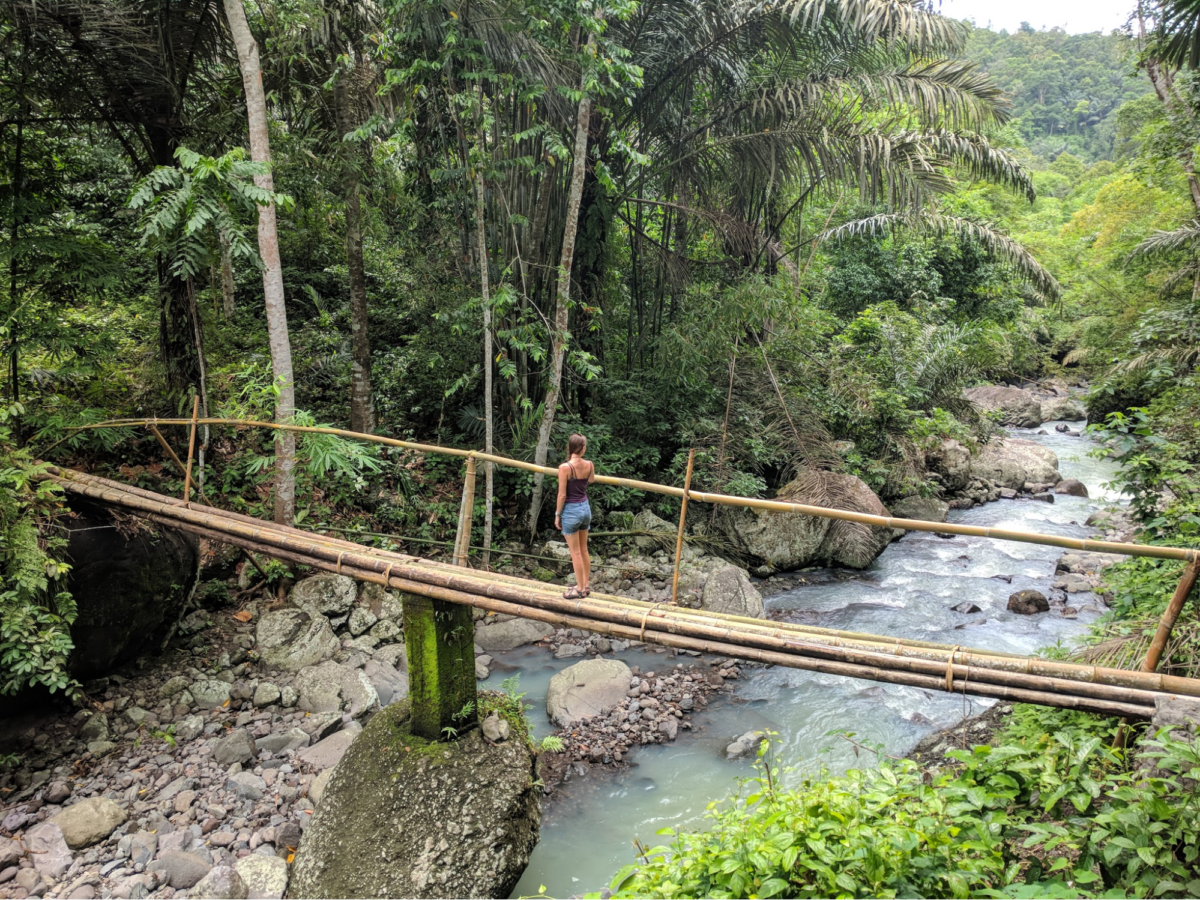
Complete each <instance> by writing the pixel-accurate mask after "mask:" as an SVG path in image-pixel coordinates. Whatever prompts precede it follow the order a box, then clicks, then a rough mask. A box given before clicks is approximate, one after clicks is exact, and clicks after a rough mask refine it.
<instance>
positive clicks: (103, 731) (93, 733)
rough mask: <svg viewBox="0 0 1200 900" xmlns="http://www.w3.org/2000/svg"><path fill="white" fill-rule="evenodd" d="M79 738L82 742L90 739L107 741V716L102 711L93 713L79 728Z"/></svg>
mask: <svg viewBox="0 0 1200 900" xmlns="http://www.w3.org/2000/svg"><path fill="white" fill-rule="evenodd" d="M79 739H80V740H81V741H83V742H84V743H88V742H90V741H107V740H108V716H106V715H105V714H104V713H95V714H94V715H93V716H92V717H91V718H89V719H88V720H87V721H86V722H84V723H83V727H82V728H80V729H79Z"/></svg>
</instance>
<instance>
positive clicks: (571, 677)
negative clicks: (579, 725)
mask: <svg viewBox="0 0 1200 900" xmlns="http://www.w3.org/2000/svg"><path fill="white" fill-rule="evenodd" d="M632 676H633V673H632V672H631V671H630V669H629V666H627V665H625V663H623V662H621V661H620V660H617V659H586V660H584V661H583V662H577V663H575V665H573V666H567V668H565V669H563V670H562V671H561V672H558V673H557V674H555V675H554V677H553V678H551V679H550V687H549V688H548V689H547V691H546V712H547V713H548V714H549V716H550V720H551V721H552V722H554V723H555V724H556V725H558V726H559V727H561V728H566V727H567V726H569V725H570V724H571V723H572V722H577V721H578V720H579V719H582V718H583V717H585V716H599V715H603V714H604V713H606V712H608V711H609V710H611V709H613V708H614V707H616V706H618V705H620V704H621V703H623V702H624V700H625V696H626V694H627V692H628V691H629V679H630V678H631V677H632Z"/></svg>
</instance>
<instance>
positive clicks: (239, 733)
mask: <svg viewBox="0 0 1200 900" xmlns="http://www.w3.org/2000/svg"><path fill="white" fill-rule="evenodd" d="M257 752H258V751H257V748H256V747H255V745H254V738H252V737H250V733H249V732H248V731H246V729H245V728H237V729H235V730H233V731H231V732H229V734H227V735H225V737H223V738H221V739H220V740H219V741H217V745H216V746H215V747H213V754H212V755H213V761H214V762H216V763H217V765H219V766H222V767H225V768H228V767H229V766H232V765H233V764H234V763H244V762H249V761H250V760H252V759H254V756H255V754H256V753H257Z"/></svg>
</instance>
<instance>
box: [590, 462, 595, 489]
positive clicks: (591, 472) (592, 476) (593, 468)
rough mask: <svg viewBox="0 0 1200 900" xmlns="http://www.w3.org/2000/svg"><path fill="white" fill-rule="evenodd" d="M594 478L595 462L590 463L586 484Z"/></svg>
mask: <svg viewBox="0 0 1200 900" xmlns="http://www.w3.org/2000/svg"><path fill="white" fill-rule="evenodd" d="M595 480H596V464H595V463H592V464H591V466H590V467H589V471H588V484H591V483H592V482H593V481H595Z"/></svg>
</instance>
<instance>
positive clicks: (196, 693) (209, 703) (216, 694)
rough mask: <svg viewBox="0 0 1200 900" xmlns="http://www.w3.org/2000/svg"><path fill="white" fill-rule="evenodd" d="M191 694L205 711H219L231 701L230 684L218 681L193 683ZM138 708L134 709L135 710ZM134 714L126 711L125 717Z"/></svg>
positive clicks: (207, 680) (130, 710)
mask: <svg viewBox="0 0 1200 900" xmlns="http://www.w3.org/2000/svg"><path fill="white" fill-rule="evenodd" d="M189 693H191V695H192V700H194V701H195V703H196V705H197V706H200V707H203V708H205V709H217V708H218V707H221V706H224V705H225V703H226V702H227V701H228V700H229V684H228V683H227V682H224V681H217V680H216V679H205V680H203V681H193V682H192V686H191V688H190V689H189ZM136 708H137V707H134V709H136ZM132 712H133V710H132V709H129V710H126V711H125V715H127V716H129V715H130V713H132ZM131 718H132V716H131Z"/></svg>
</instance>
